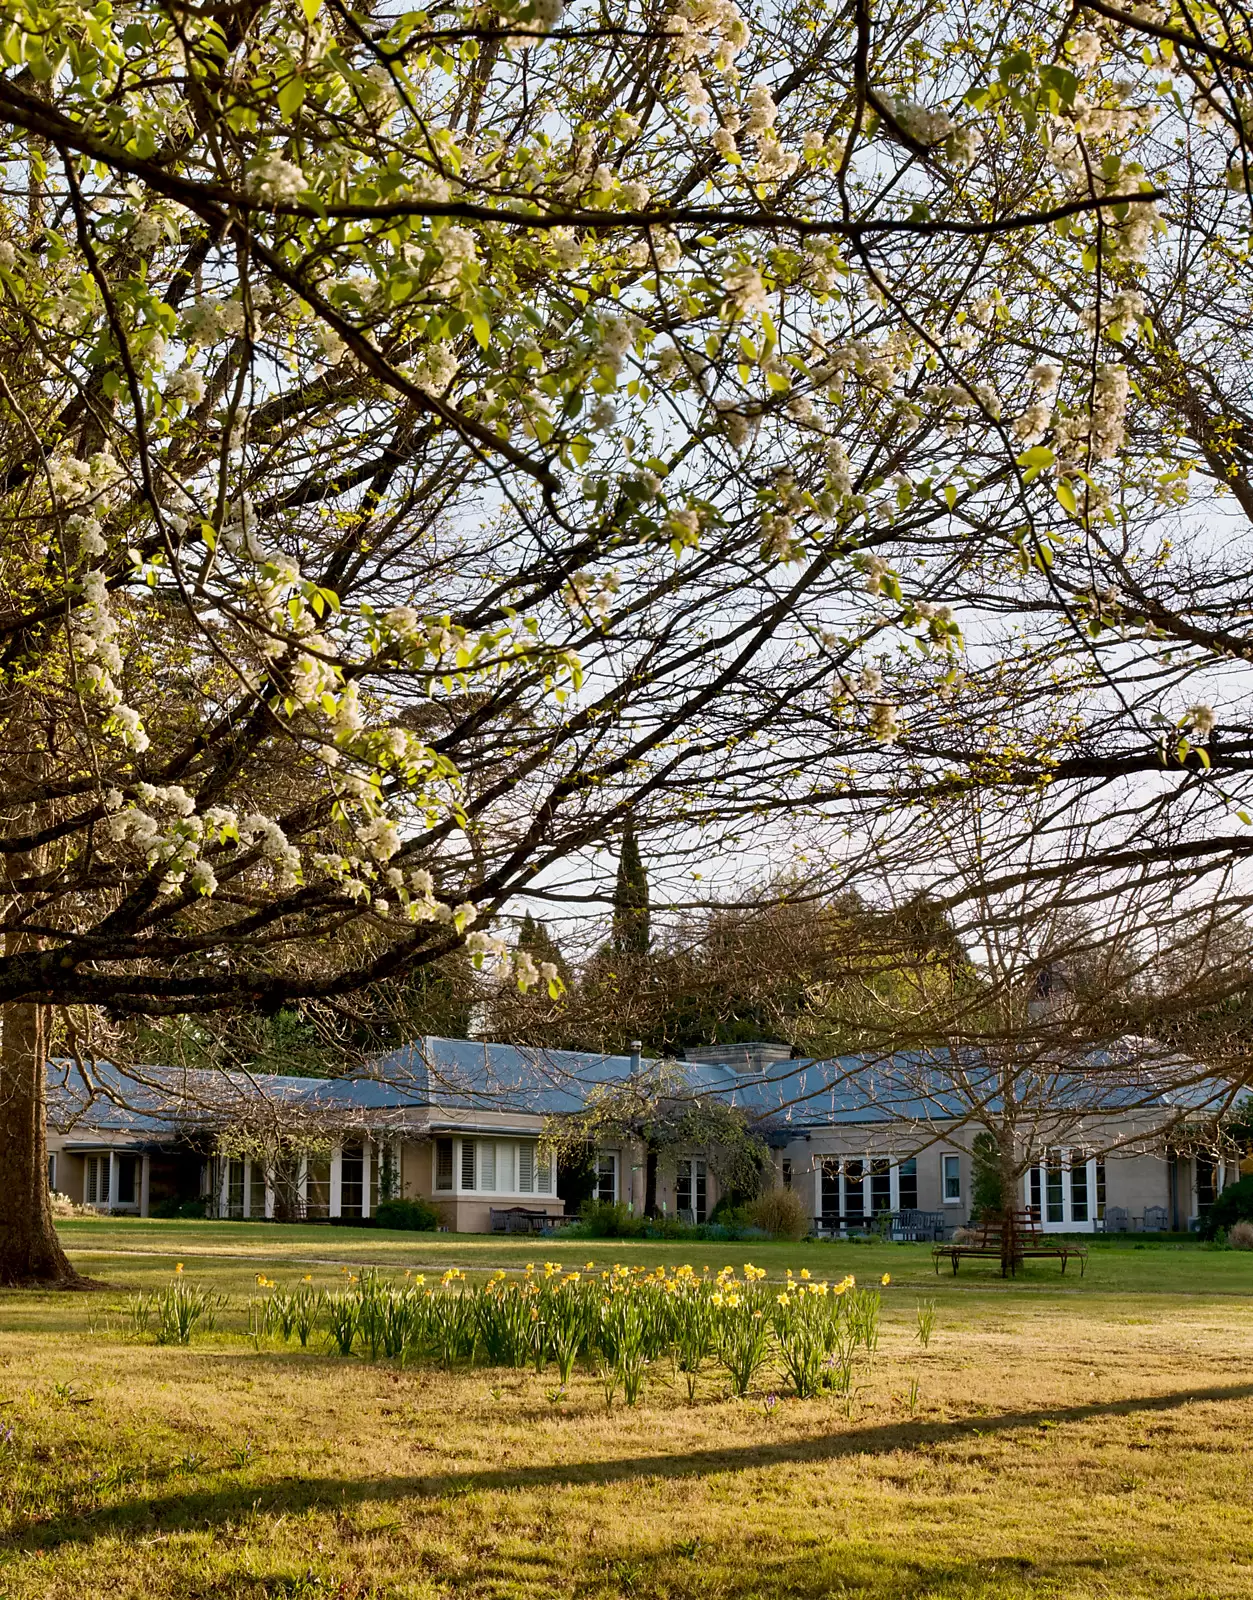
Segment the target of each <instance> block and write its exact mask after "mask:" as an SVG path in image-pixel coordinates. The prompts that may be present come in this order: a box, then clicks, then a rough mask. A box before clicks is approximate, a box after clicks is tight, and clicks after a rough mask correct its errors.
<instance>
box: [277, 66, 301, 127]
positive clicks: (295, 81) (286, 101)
mask: <svg viewBox="0 0 1253 1600" xmlns="http://www.w3.org/2000/svg"><path fill="white" fill-rule="evenodd" d="M304 103H305V80H304V79H303V78H302V77H301V76H300V74H299V73H295V74H294V75H293V76H292V77H290V78H288V80H287V82H286V83H285V84H284V85H283V87H282V88H281V89H280V90H279V92H278V108H279V110H280V111H281V112H282V113H283V115H284V116H285V117H294V116H295V115H296V113H297V111H299V110H300V108H301V106H302V105H304Z"/></svg>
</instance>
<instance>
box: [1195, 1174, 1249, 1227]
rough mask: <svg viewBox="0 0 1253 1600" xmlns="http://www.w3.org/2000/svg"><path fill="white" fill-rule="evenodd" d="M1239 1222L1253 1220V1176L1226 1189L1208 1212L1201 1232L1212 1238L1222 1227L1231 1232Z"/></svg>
mask: <svg viewBox="0 0 1253 1600" xmlns="http://www.w3.org/2000/svg"><path fill="white" fill-rule="evenodd" d="M1237 1222H1253V1176H1250V1177H1247V1178H1241V1179H1240V1181H1239V1183H1233V1184H1232V1185H1231V1186H1230V1187H1229V1188H1227V1189H1224V1190H1223V1192H1222V1193H1221V1194H1220V1195H1219V1196H1218V1199H1217V1200H1215V1201H1214V1204H1213V1205H1212V1206H1211V1207H1210V1208H1209V1211H1208V1212H1207V1213H1206V1216H1205V1221H1204V1222H1203V1223H1202V1224H1201V1232H1202V1233H1203V1234H1204V1235H1205V1237H1206V1238H1207V1239H1212V1238H1213V1237H1214V1235H1215V1234H1216V1233H1217V1232H1218V1230H1219V1229H1220V1228H1226V1229H1227V1231H1228V1233H1230V1231H1231V1228H1232V1226H1233V1224H1235V1223H1237Z"/></svg>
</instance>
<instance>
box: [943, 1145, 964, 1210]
mask: <svg viewBox="0 0 1253 1600" xmlns="http://www.w3.org/2000/svg"><path fill="white" fill-rule="evenodd" d="M940 1170H941V1174H942V1178H943V1192H944V1204H945V1205H946V1206H956V1205H960V1204H961V1197H962V1164H961V1157H960V1156H941V1157H940Z"/></svg>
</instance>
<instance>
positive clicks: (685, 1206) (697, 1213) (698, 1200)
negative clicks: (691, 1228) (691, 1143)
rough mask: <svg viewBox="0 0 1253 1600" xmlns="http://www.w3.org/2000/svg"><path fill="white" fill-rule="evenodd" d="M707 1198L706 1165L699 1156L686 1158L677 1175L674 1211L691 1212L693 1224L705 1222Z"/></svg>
mask: <svg viewBox="0 0 1253 1600" xmlns="http://www.w3.org/2000/svg"><path fill="white" fill-rule="evenodd" d="M706 1197H707V1183H706V1172H705V1163H704V1162H703V1161H702V1160H701V1159H700V1158H699V1157H698V1156H692V1157H690V1158H689V1157H684V1158H683V1159H682V1160H681V1161H680V1162H679V1164H678V1169H677V1172H676V1175H675V1184H674V1209H675V1210H676V1211H679V1212H683V1211H690V1212H691V1214H692V1221H693V1222H695V1223H701V1222H704V1220H705V1216H706V1209H705V1202H706Z"/></svg>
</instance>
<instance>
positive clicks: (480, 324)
mask: <svg viewBox="0 0 1253 1600" xmlns="http://www.w3.org/2000/svg"><path fill="white" fill-rule="evenodd" d="M470 326H471V327H472V328H473V329H474V337H475V338H476V339H477V340H478V344H479V349H480V350H486V349H487V347H488V345H489V344H490V343H491V339H492V325H491V323H490V322H489V321H488V320H487V318H486V317H485V316H484V315H483V313H482V312H481V311H476V312H475V313H474V315H473V316H472V317H471V318H470Z"/></svg>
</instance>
